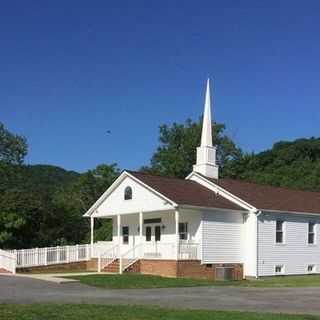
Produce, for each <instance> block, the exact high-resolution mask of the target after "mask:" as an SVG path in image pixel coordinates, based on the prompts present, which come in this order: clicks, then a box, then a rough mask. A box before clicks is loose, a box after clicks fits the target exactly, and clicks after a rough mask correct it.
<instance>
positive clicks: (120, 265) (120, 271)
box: [119, 256, 123, 274]
mask: <svg viewBox="0 0 320 320" xmlns="http://www.w3.org/2000/svg"><path fill="white" fill-rule="evenodd" d="M122 263H123V261H122V257H121V256H120V259H119V273H120V274H122Z"/></svg>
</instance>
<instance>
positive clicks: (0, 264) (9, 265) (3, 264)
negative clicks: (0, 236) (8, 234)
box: [0, 249, 16, 274]
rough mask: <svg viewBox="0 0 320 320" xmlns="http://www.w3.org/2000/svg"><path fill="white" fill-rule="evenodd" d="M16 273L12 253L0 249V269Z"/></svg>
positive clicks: (14, 258) (14, 259)
mask: <svg viewBox="0 0 320 320" xmlns="http://www.w3.org/2000/svg"><path fill="white" fill-rule="evenodd" d="M1 268H2V269H4V270H6V271H9V272H11V273H13V274H15V273H16V257H15V255H14V254H13V253H10V252H7V251H4V250H1V249H0V269H1Z"/></svg>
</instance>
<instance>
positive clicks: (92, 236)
mask: <svg viewBox="0 0 320 320" xmlns="http://www.w3.org/2000/svg"><path fill="white" fill-rule="evenodd" d="M90 226H91V234H90V235H91V237H90V240H91V241H90V245H91V246H90V255H91V258H92V256H93V244H94V217H92V216H91V217H90Z"/></svg>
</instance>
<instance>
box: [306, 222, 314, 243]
mask: <svg viewBox="0 0 320 320" xmlns="http://www.w3.org/2000/svg"><path fill="white" fill-rule="evenodd" d="M314 231H315V224H314V223H313V222H309V229H308V243H309V244H314V243H315V232H314Z"/></svg>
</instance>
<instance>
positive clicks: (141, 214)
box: [139, 211, 143, 258]
mask: <svg viewBox="0 0 320 320" xmlns="http://www.w3.org/2000/svg"><path fill="white" fill-rule="evenodd" d="M142 232H143V212H142V211H140V212H139V238H140V249H139V251H140V258H143V245H142V241H143V233H142Z"/></svg>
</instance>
